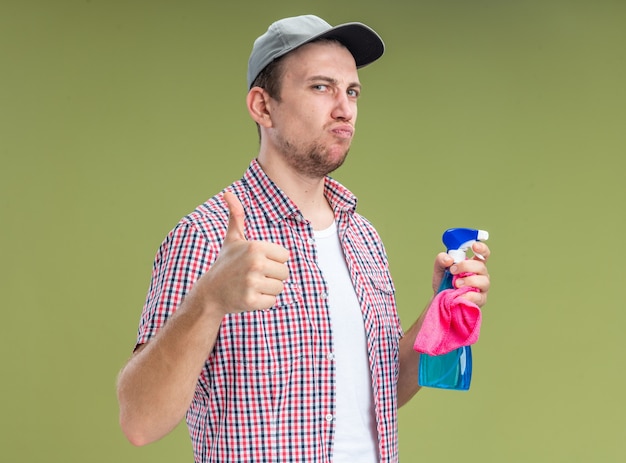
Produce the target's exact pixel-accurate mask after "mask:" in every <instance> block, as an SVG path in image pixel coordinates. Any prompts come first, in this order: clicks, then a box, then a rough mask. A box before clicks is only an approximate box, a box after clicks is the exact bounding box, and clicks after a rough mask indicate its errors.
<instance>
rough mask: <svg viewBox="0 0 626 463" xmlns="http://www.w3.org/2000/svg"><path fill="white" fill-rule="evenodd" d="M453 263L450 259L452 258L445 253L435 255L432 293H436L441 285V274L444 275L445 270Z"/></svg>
mask: <svg viewBox="0 0 626 463" xmlns="http://www.w3.org/2000/svg"><path fill="white" fill-rule="evenodd" d="M453 263H454V260H453V259H452V257H450V256H449V255H448V254H446V253H445V252H440V253H439V254H437V257H436V258H435V265H434V268H433V280H432V286H433V292H435V293H436V292H437V291H438V289H439V286H440V284H441V279H442V278H443V274H444V273H445V271H446V269H447V268H448V267H450V266H451V265H452V264H453Z"/></svg>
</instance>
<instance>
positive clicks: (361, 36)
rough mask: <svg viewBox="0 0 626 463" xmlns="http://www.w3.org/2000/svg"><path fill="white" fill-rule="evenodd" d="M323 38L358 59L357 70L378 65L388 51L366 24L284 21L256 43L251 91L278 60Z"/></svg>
mask: <svg viewBox="0 0 626 463" xmlns="http://www.w3.org/2000/svg"><path fill="white" fill-rule="evenodd" d="M321 38H329V39H335V40H338V41H339V42H341V43H342V44H343V45H344V46H345V47H346V48H347V49H348V50H349V51H350V53H352V56H354V60H355V61H356V67H357V68H360V67H363V66H365V65H367V64H370V63H371V62H373V61H376V60H377V59H378V58H380V57H381V56H382V54H383V53H384V51H385V44H384V43H383V40H382V39H381V38H380V36H379V35H378V34H377V33H376V32H375V31H374V30H373V29H372V28H370V27H368V26H366V25H365V24H361V23H358V22H351V23H346V24H340V25H338V26H334V27H333V26H331V25H330V24H328V23H327V22H326V21H324V20H323V19H322V18H319V17H317V16H314V15H303V16H294V17H292V18H284V19H281V20H279V21H276V22H274V23H272V24H271V25H270V27H269V28H268V29H267V32H265V34H263V35H261V36H260V37H258V38H257V39H256V40H255V41H254V46H253V47H252V53H251V54H250V59H249V60H248V89H249V88H251V87H252V82H254V79H256V77H257V76H258V75H259V73H260V72H261V71H262V70H263V68H264V67H265V66H267V65H268V64H270V63H271V62H272V61H274V60H275V59H276V58H278V57H280V56H283V55H285V54H287V53H289V52H290V51H292V50H295V49H296V48H298V47H300V46H302V45H304V44H305V43H309V42H311V41H313V40H316V39H321Z"/></svg>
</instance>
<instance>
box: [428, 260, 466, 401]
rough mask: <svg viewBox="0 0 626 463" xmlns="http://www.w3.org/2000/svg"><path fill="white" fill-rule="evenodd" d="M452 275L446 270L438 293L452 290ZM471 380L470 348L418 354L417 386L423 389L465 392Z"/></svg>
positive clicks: (464, 347)
mask: <svg viewBox="0 0 626 463" xmlns="http://www.w3.org/2000/svg"><path fill="white" fill-rule="evenodd" d="M452 278H453V276H452V274H451V273H450V272H449V271H447V270H446V272H445V274H444V276H443V279H442V280H441V285H440V286H439V292H441V291H443V290H444V289H449V288H452ZM471 380H472V349H471V347H470V346H463V347H459V348H458V349H455V350H453V351H452V352H448V353H447V354H443V355H428V354H420V364H419V375H418V384H419V385H420V386H424V387H435V388H440V389H454V390H459V391H466V390H468V389H469V387H470V382H471Z"/></svg>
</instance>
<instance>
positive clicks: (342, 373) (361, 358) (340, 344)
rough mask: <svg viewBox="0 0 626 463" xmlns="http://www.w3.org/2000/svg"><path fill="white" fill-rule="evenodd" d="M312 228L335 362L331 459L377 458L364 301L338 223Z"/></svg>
mask: <svg viewBox="0 0 626 463" xmlns="http://www.w3.org/2000/svg"><path fill="white" fill-rule="evenodd" d="M314 233H315V241H316V245H317V252H318V265H319V267H320V269H321V270H322V273H323V274H324V279H325V280H326V282H327V284H328V288H329V296H328V297H329V299H328V301H329V307H330V319H331V326H332V330H333V345H334V354H335V366H336V381H337V382H336V399H337V402H336V403H337V414H336V423H335V443H334V448H333V463H344V462H345V463H376V462H378V432H377V430H376V418H375V414H374V400H373V395H372V376H371V372H370V367H369V360H368V356H367V344H366V339H365V328H364V325H363V315H362V313H361V307H360V306H359V301H358V299H357V296H356V293H355V291H354V287H353V285H352V280H351V279H350V273H349V271H348V266H347V265H346V260H345V257H344V255H343V251H342V250H341V245H340V243H339V235H338V234H337V226H336V224H335V223H333V224H332V225H331V226H330V227H329V228H327V229H325V230H316V231H315V232H314Z"/></svg>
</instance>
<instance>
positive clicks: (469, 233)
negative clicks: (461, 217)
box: [442, 228, 489, 262]
mask: <svg viewBox="0 0 626 463" xmlns="http://www.w3.org/2000/svg"><path fill="white" fill-rule="evenodd" d="M488 239H489V233H488V232H486V231H485V230H475V229H473V228H450V229H448V230H446V231H445V232H444V233H443V236H442V240H443V244H444V245H445V246H446V250H447V251H448V254H449V255H450V256H451V257H452V258H453V259H454V262H461V261H462V260H464V259H465V256H466V253H467V250H468V249H469V248H471V247H472V244H474V243H475V242H476V241H486V240H488Z"/></svg>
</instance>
